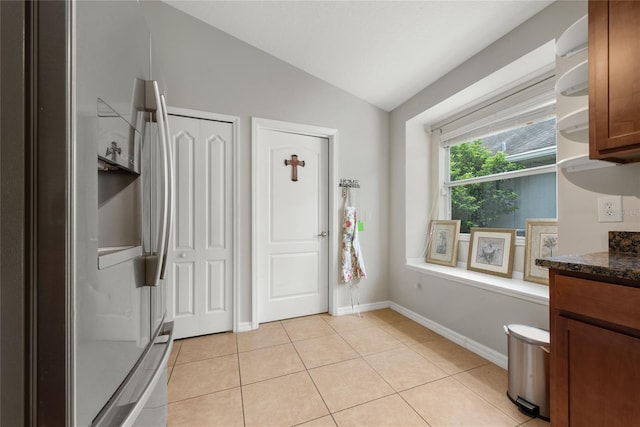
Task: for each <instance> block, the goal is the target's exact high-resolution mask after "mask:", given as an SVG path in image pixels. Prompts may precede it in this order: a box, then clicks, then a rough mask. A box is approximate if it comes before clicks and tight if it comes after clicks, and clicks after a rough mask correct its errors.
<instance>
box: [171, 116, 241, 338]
mask: <svg viewBox="0 0 640 427" xmlns="http://www.w3.org/2000/svg"><path fill="white" fill-rule="evenodd" d="M169 125H170V129H171V137H172V144H173V145H172V148H173V153H174V158H175V192H176V194H175V197H174V201H175V205H174V207H173V209H174V218H175V221H174V226H173V233H172V244H171V250H170V252H169V263H168V265H169V271H168V280H169V286H170V289H169V295H168V305H169V311H170V314H171V315H172V316H173V319H174V322H175V326H174V335H175V338H184V337H191V336H196V335H204V334H210V333H215V332H224V331H229V330H232V329H233V306H232V305H233V289H232V286H233V268H232V264H233V245H234V242H233V232H232V231H233V218H232V215H233V210H232V191H233V182H232V179H233V178H232V177H233V173H232V172H233V171H232V168H233V163H232V162H233V150H232V143H233V125H232V124H231V123H228V122H222V121H214V120H205V119H195V118H190V117H183V116H178V115H170V116H169Z"/></svg>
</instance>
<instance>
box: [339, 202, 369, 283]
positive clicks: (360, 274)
mask: <svg viewBox="0 0 640 427" xmlns="http://www.w3.org/2000/svg"><path fill="white" fill-rule="evenodd" d="M357 222H358V220H357V214H356V208H354V207H345V208H344V221H343V223H342V230H343V234H342V274H341V279H342V283H349V282H351V281H352V280H353V279H354V277H355V278H360V279H363V278H365V277H367V272H366V271H365V269H364V260H363V259H362V252H361V251H360V242H358V227H357V225H356V223H357Z"/></svg>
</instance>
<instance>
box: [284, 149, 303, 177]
mask: <svg viewBox="0 0 640 427" xmlns="http://www.w3.org/2000/svg"><path fill="white" fill-rule="evenodd" d="M284 165H285V166H291V181H297V180H298V166H302V167H304V160H298V155H297V154H292V155H291V160H285V161H284Z"/></svg>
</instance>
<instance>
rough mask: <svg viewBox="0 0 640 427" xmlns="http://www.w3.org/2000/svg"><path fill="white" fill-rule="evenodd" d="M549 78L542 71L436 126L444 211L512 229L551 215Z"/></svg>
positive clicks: (472, 223) (472, 222)
mask: <svg viewBox="0 0 640 427" xmlns="http://www.w3.org/2000/svg"><path fill="white" fill-rule="evenodd" d="M553 80H554V79H553V76H543V77H541V78H539V79H537V80H536V81H533V82H527V83H526V84H523V85H521V86H520V87H518V88H516V89H514V90H512V91H511V92H510V93H508V94H502V95H500V96H498V97H496V98H493V99H492V100H489V101H487V102H485V104H483V105H481V106H476V107H475V108H472V109H470V110H467V111H465V112H462V113H461V114H458V115H457V116H455V117H452V118H451V119H449V120H447V121H445V122H443V123H441V124H440V125H439V126H435V127H432V129H434V128H435V129H436V130H439V133H440V143H441V145H442V150H441V153H442V155H443V157H444V159H443V160H444V161H443V162H441V164H443V165H444V169H445V170H444V173H443V174H441V177H442V181H443V182H442V186H443V195H445V196H446V199H447V202H448V203H447V204H448V206H446V210H447V211H448V215H447V216H449V217H450V218H451V219H459V220H460V221H461V230H460V231H461V232H462V233H468V232H470V229H471V228H473V227H496V228H515V229H516V230H517V231H518V235H524V228H525V222H526V219H528V218H555V217H556V126H555V95H554V91H553Z"/></svg>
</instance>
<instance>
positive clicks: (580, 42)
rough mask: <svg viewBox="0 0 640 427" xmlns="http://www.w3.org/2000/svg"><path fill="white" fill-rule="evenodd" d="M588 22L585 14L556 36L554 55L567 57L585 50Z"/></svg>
mask: <svg viewBox="0 0 640 427" xmlns="http://www.w3.org/2000/svg"><path fill="white" fill-rule="evenodd" d="M588 24H589V20H588V19H587V15H584V16H583V17H582V18H580V19H579V20H577V21H576V22H575V23H574V24H573V25H571V26H570V27H569V28H567V31H565V32H564V33H562V35H561V36H560V37H559V38H558V42H557V43H556V55H558V56H560V57H567V56H571V55H574V54H576V53H578V52H580V51H583V50H585V49H586V48H587V42H588V37H587V34H588Z"/></svg>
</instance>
